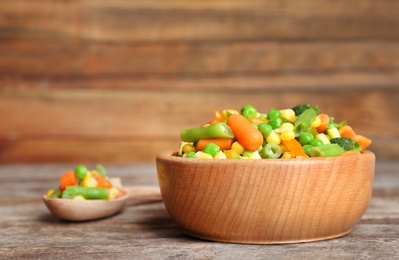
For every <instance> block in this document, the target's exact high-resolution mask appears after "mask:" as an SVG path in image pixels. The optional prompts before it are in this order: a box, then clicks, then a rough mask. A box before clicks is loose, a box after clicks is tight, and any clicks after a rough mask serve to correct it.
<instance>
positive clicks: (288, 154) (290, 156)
mask: <svg viewBox="0 0 399 260" xmlns="http://www.w3.org/2000/svg"><path fill="white" fill-rule="evenodd" d="M290 158H294V157H293V156H292V154H290V153H289V152H285V153H283V155H282V156H281V159H290Z"/></svg>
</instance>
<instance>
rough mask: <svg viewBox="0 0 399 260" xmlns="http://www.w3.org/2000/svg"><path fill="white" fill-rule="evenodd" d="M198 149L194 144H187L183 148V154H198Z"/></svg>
mask: <svg viewBox="0 0 399 260" xmlns="http://www.w3.org/2000/svg"><path fill="white" fill-rule="evenodd" d="M196 151H197V149H196V148H195V146H194V145H193V144H192V143H188V144H185V145H184V146H183V153H190V152H196Z"/></svg>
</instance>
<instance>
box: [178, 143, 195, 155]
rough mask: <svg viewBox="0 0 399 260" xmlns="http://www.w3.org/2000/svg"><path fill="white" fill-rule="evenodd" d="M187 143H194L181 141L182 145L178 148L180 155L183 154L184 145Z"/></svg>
mask: <svg viewBox="0 0 399 260" xmlns="http://www.w3.org/2000/svg"><path fill="white" fill-rule="evenodd" d="M186 144H192V143H191V142H183V141H181V142H180V145H179V149H178V150H177V153H178V155H180V156H182V155H183V147H184V146H185V145H186Z"/></svg>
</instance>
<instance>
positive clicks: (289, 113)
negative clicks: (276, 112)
mask: <svg viewBox="0 0 399 260" xmlns="http://www.w3.org/2000/svg"><path fill="white" fill-rule="evenodd" d="M280 113H281V114H280V116H281V117H283V118H285V119H287V120H288V121H290V122H291V123H294V122H295V120H296V116H295V112H294V110H292V109H282V110H280Z"/></svg>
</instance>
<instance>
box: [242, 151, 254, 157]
mask: <svg viewBox="0 0 399 260" xmlns="http://www.w3.org/2000/svg"><path fill="white" fill-rule="evenodd" d="M252 153H253V152H251V151H244V152H243V153H242V157H249V156H251V154H252Z"/></svg>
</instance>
